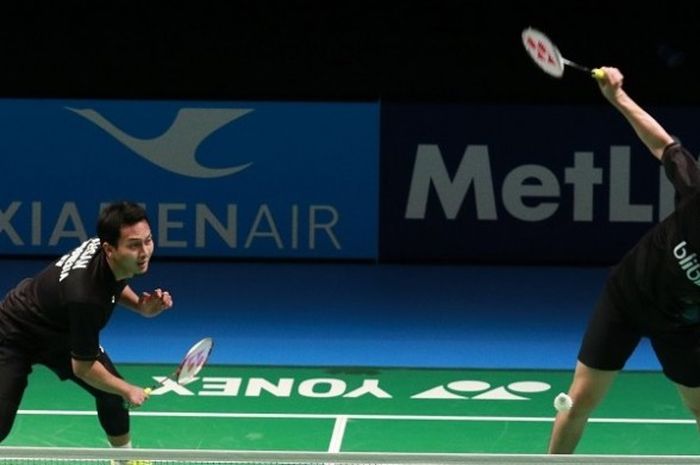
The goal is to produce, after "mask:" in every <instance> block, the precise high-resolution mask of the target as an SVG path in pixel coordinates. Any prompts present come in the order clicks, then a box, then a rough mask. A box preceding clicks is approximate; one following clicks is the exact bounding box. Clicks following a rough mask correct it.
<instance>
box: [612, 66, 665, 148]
mask: <svg viewBox="0 0 700 465" xmlns="http://www.w3.org/2000/svg"><path fill="white" fill-rule="evenodd" d="M601 69H602V70H603V71H604V72H605V75H604V76H603V77H602V78H600V79H598V85H599V86H600V91H601V92H602V93H603V96H604V97H605V98H606V99H608V101H609V102H610V103H612V105H613V106H614V107H615V108H617V109H618V110H619V111H620V113H622V115H623V116H624V117H625V118H626V119H627V121H628V122H629V123H630V125H631V126H632V128H633V129H634V132H636V133H637V136H639V138H640V139H641V141H642V142H643V143H644V145H646V146H647V148H648V149H649V151H651V153H652V155H654V156H655V157H656V158H657V159H659V160H661V157H662V155H663V153H664V149H665V148H666V147H667V146H668V145H670V144H672V143H673V142H674V140H673V138H672V137H671V135H670V134H669V133H668V132H666V130H665V129H664V128H663V127H662V126H661V125H660V124H659V123H658V121H656V120H655V119H654V118H653V117H652V116H651V115H650V114H649V113H647V112H646V111H644V110H643V109H642V108H641V107H640V106H639V105H637V103H636V102H635V101H634V100H632V98H630V96H629V95H627V93H626V92H625V91H624V90H622V80H623V76H622V73H620V71H619V70H618V69H617V68H608V67H604V68H601Z"/></svg>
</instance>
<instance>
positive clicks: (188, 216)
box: [0, 200, 342, 250]
mask: <svg viewBox="0 0 700 465" xmlns="http://www.w3.org/2000/svg"><path fill="white" fill-rule="evenodd" d="M104 205H105V204H104V203H103V204H102V205H99V206H98V205H96V206H94V208H88V207H79V206H78V204H77V203H76V202H72V201H67V202H63V203H61V204H58V205H56V204H53V203H52V204H51V208H50V210H51V213H49V212H48V211H47V210H49V208H45V204H44V202H39V201H30V202H23V201H19V200H15V201H12V202H9V204H5V205H4V208H3V207H0V240H9V241H10V243H11V244H12V245H13V246H16V247H22V246H52V247H53V246H57V245H61V244H62V243H63V241H65V243H66V244H68V243H69V242H70V243H80V242H84V241H85V240H87V238H88V237H89V236H90V235H91V234H89V232H90V233H92V228H91V226H92V222H93V221H94V218H95V217H96V216H97V212H98V211H99V210H100V209H101V208H102V207H103V206H104ZM144 206H145V207H146V209H147V211H148V214H149V217H150V222H151V228H152V229H153V233H154V236H155V237H156V240H157V244H156V245H157V246H158V247H162V248H170V249H185V248H191V247H194V248H197V249H201V248H206V247H208V246H209V245H210V243H211V242H218V243H222V244H225V247H227V248H229V249H238V248H242V249H250V248H252V247H257V246H261V245H265V246H269V247H271V248H273V249H277V250H315V249H317V248H321V247H323V248H326V249H332V250H341V249H342V242H341V239H342V238H341V236H340V234H339V232H338V231H337V230H336V227H337V225H338V223H339V221H340V213H339V212H338V209H337V208H336V207H335V206H332V205H304V206H302V205H298V204H292V205H287V206H286V207H284V208H280V209H276V208H274V207H272V206H270V205H268V204H260V205H258V206H257V207H255V208H252V209H250V208H248V207H247V206H246V209H247V210H248V212H247V214H246V215H242V214H240V213H239V207H238V205H236V204H227V205H224V206H223V207H221V206H218V207H217V208H213V207H211V208H210V207H209V206H208V205H206V204H203V203H198V204H194V205H191V204H186V203H158V204H157V205H144ZM215 211H216V213H215ZM86 215H87V216H86ZM86 219H87V220H88V222H87V223H86V221H85V220H86ZM28 225H29V227H27V226H28ZM86 225H87V226H89V227H90V229H89V230H88V229H87V228H86ZM3 236H4V237H3Z"/></svg>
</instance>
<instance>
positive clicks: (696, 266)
mask: <svg viewBox="0 0 700 465" xmlns="http://www.w3.org/2000/svg"><path fill="white" fill-rule="evenodd" d="M673 256H674V257H676V259H678V265H679V266H680V267H681V269H682V270H684V271H685V275H686V277H687V278H688V279H689V280H691V281H692V282H693V284H695V285H696V286H700V262H698V256H697V254H696V253H695V252H693V253H689V250H688V249H687V244H686V242H685V241H681V242H679V243H678V245H676V247H674V249H673Z"/></svg>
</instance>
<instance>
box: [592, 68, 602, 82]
mask: <svg viewBox="0 0 700 465" xmlns="http://www.w3.org/2000/svg"><path fill="white" fill-rule="evenodd" d="M591 76H592V77H593V78H595V79H603V78H604V77H605V71H603V70H602V69H600V68H593V69H592V70H591Z"/></svg>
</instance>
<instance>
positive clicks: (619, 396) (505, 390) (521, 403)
mask: <svg viewBox="0 0 700 465" xmlns="http://www.w3.org/2000/svg"><path fill="white" fill-rule="evenodd" d="M120 369H121V371H122V373H123V374H124V375H125V377H126V378H128V379H130V380H131V381H133V382H136V383H140V384H142V385H144V386H148V385H150V384H152V383H153V381H154V379H159V377H162V376H164V375H166V374H168V373H169V372H170V371H171V370H172V369H173V367H172V366H163V365H122V366H121V367H120ZM570 379H571V373H570V372H564V371H534V370H532V371H530V370H520V371H505V370H498V371H489V370H454V369H442V370H438V369H404V368H386V369H384V368H309V367H257V366H255V367H254V366H212V367H207V368H206V369H205V370H204V372H203V373H202V377H200V378H199V379H196V380H195V381H193V382H192V383H191V384H188V385H187V386H177V385H173V384H172V383H166V384H165V385H164V386H163V387H161V388H159V389H157V390H156V391H155V392H154V394H153V396H152V397H151V399H150V400H149V401H148V402H147V404H146V405H144V406H143V407H142V408H140V409H138V410H134V412H133V416H132V431H133V433H134V445H135V446H137V447H143V448H167V449H191V448H198V449H227V450H263V451H277V450H280V451H281V450H286V451H320V452H326V451H329V452H417V453H423V452H425V453H442V452H446V453H518V454H520V453H522V454H540V453H543V452H545V450H546V444H547V441H548V438H549V431H550V429H551V426H552V420H553V417H554V413H555V412H554V409H553V407H552V399H553V398H554V396H555V395H556V394H557V393H559V392H561V391H565V390H566V389H567V387H568V384H569V382H570ZM699 439H700V438H699V437H698V432H697V427H696V426H695V422H694V421H693V420H691V416H690V414H689V413H688V412H686V411H685V409H684V408H683V407H682V405H681V402H680V400H679V398H678V394H677V392H676V390H675V387H674V386H673V385H672V384H671V383H670V382H669V381H667V380H666V379H665V378H664V377H663V376H662V375H661V374H660V373H658V372H623V373H622V374H621V375H620V377H619V378H618V380H617V381H616V383H615V385H614V387H613V389H612V391H611V392H610V394H609V396H608V397H607V398H606V400H605V401H604V403H603V404H602V405H601V406H600V408H599V409H598V410H597V411H596V414H595V416H594V417H593V418H592V420H591V422H590V423H589V426H588V429H587V431H586V434H585V436H584V439H583V440H582V442H581V444H580V446H579V448H578V450H577V452H579V453H583V454H621V455H628V454H629V455H631V454H642V455H645V454H649V455H676V454H688V455H695V454H700V440H699ZM105 445H106V442H105V440H104V438H103V436H102V432H101V429H100V427H99V424H98V422H97V418H96V416H95V413H94V407H93V405H92V399H91V398H90V397H89V396H88V395H87V394H85V393H83V391H81V390H80V389H79V388H78V387H77V386H75V385H73V384H72V383H70V382H66V383H62V382H59V381H58V380H57V379H56V378H55V376H54V375H53V374H52V373H50V372H49V371H47V370H45V369H43V368H36V369H35V371H34V373H33V374H32V377H31V379H30V386H29V389H28V390H27V392H26V394H25V398H24V399H23V402H22V406H21V410H20V415H19V416H18V418H17V422H16V423H15V427H14V429H13V431H12V433H11V434H10V436H9V437H8V439H7V440H6V441H5V442H3V446H75V447H101V446H105Z"/></svg>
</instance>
